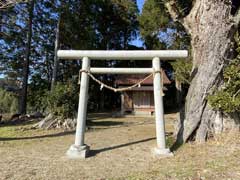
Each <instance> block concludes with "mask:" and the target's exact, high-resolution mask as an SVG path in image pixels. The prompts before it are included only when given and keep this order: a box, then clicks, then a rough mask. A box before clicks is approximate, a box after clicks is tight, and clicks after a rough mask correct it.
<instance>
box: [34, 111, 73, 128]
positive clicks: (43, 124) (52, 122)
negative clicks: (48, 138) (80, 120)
mask: <svg viewBox="0 0 240 180" xmlns="http://www.w3.org/2000/svg"><path fill="white" fill-rule="evenodd" d="M75 127H76V119H71V118H67V119H64V118H62V117H59V116H54V115H53V114H51V113H50V114H48V115H47V116H46V117H45V118H44V119H42V120H41V121H40V122H38V123H36V124H34V125H33V128H41V129H52V128H63V129H74V128H75Z"/></svg>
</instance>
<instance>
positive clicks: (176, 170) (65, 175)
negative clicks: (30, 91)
mask: <svg viewBox="0 0 240 180" xmlns="http://www.w3.org/2000/svg"><path fill="white" fill-rule="evenodd" d="M89 119H91V120H92V121H91V123H89V125H90V128H89V130H88V131H87V133H86V135H85V140H86V144H88V145H89V146H90V148H91V151H90V156H89V157H88V158H87V159H84V160H79V159H78V160H73V159H68V158H67V157H66V156H65V153H66V151H67V150H68V148H69V147H70V145H71V144H72V143H73V142H74V132H62V131H61V130H50V131H46V130H24V129H23V128H22V127H23V126H2V127H0V179H1V180H5V179H44V180H45V179H58V180H59V179H79V180H85V179H89V180H105V179H112V180H114V179H123V180H125V179H129V180H137V179H143V180H144V179H195V180H200V179H213V178H215V179H240V161H239V160H238V159H239V156H240V151H239V150H240V138H239V134H238V135H236V134H231V135H230V134H228V136H229V137H228V138H226V136H224V140H223V136H219V138H216V139H214V140H211V141H209V142H208V143H206V144H201V145H196V144H186V145H184V146H182V147H181V148H179V149H177V150H176V151H175V152H174V154H175V155H174V156H173V157H169V158H161V157H158V156H155V155H154V154H153V153H152V149H153V148H154V147H155V146H156V139H155V125H154V119H153V118H133V117H128V118H112V117H109V116H108V114H97V115H96V114H94V115H91V116H90V118H89ZM175 119H176V114H168V115H166V127H167V134H168V138H167V139H168V146H170V145H171V144H172V142H173V138H172V135H171V134H172V131H173V124H174V121H175ZM28 126H29V125H26V127H28ZM24 127H25V126H24ZM233 136H234V141H233ZM229 143H230V145H229Z"/></svg>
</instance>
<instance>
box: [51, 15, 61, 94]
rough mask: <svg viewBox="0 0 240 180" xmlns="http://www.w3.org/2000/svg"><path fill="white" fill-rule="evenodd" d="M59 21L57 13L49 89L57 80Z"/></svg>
mask: <svg viewBox="0 0 240 180" xmlns="http://www.w3.org/2000/svg"><path fill="white" fill-rule="evenodd" d="M60 21H61V16H60V15H59V19H58V22H57V29H56V39H55V47H54V64H53V74H52V82H51V91H52V90H53V88H54V86H55V84H56V80H57V70H58V63H59V62H58V57H57V51H58V45H59V29H60Z"/></svg>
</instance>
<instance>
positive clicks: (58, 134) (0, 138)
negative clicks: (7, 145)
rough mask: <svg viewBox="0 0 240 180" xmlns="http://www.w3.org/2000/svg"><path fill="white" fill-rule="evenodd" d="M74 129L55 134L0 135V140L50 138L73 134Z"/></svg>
mask: <svg viewBox="0 0 240 180" xmlns="http://www.w3.org/2000/svg"><path fill="white" fill-rule="evenodd" d="M74 133H75V131H66V132H60V133H55V134H46V135H41V136H29V137H0V141H18V140H33V139H43V138H52V137H60V136H67V135H70V134H74Z"/></svg>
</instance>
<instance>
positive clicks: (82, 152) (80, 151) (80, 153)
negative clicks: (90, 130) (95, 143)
mask: <svg viewBox="0 0 240 180" xmlns="http://www.w3.org/2000/svg"><path fill="white" fill-rule="evenodd" d="M88 152H89V146H88V145H83V146H76V145H75V144H73V145H71V146H70V148H69V149H68V151H67V153H66V155H67V156H68V157H69V158H71V159H85V158H86V157H87V154H88Z"/></svg>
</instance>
